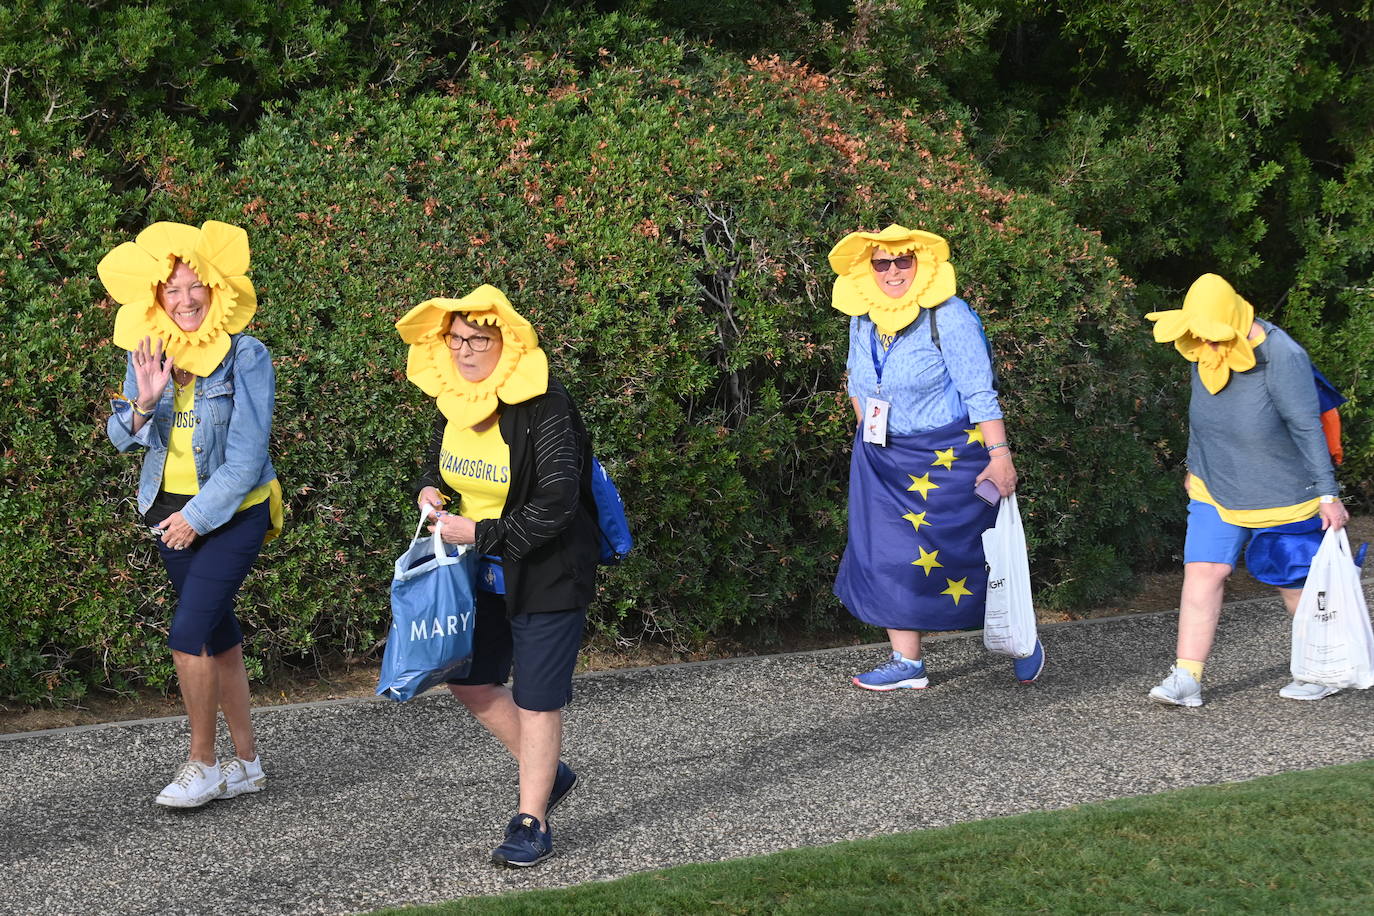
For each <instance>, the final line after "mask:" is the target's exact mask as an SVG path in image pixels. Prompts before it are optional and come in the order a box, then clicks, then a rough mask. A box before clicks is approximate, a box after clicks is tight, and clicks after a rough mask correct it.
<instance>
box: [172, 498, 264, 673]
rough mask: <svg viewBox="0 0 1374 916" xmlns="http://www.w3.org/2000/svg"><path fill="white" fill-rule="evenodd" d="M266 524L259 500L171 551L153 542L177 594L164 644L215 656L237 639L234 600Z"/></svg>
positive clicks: (259, 546)
mask: <svg viewBox="0 0 1374 916" xmlns="http://www.w3.org/2000/svg"><path fill="white" fill-rule="evenodd" d="M270 526H271V518H270V512H269V510H268V507H267V502H266V501H263V502H260V503H258V504H257V505H256V506H249V507H248V508H247V509H244V510H243V511H241V512H237V513H235V514H234V517H233V518H231V519H229V521H228V522H226V523H225V524H223V525H221V526H220V527H218V528H216V529H215V530H214V531H211V532H210V533H209V534H206V535H202V536H200V537H197V538H196V539H195V541H194V542H193V543H192V544H191V546H190V547H187V548H186V549H185V550H171V549H170V548H168V547H166V546H165V545H164V544H163V543H162V541H161V540H159V541H158V542H157V549H158V552H159V553H160V554H162V565H163V566H165V567H167V575H168V577H169V578H171V580H172V588H174V589H176V593H177V609H176V612H175V613H173V615H172V628H171V631H170V632H169V633H168V634H167V645H169V646H171V647H172V648H173V649H175V650H177V651H178V652H185V653H187V654H188V655H200V654H201V651H202V650H206V651H208V652H209V654H211V655H218V654H220V653H221V652H226V651H228V650H229V649H232V648H234V647H235V646H237V645H239V644H240V643H242V642H243V632H242V631H241V630H240V629H239V622H238V618H237V617H235V616H234V603H235V601H237V600H238V595H239V586H241V585H242V584H243V580H244V578H246V577H247V575H248V570H250V569H252V568H253V561H254V560H256V559H257V558H258V551H259V550H261V549H262V539H263V537H264V536H265V535H266V534H267V529H268V528H269V527H270Z"/></svg>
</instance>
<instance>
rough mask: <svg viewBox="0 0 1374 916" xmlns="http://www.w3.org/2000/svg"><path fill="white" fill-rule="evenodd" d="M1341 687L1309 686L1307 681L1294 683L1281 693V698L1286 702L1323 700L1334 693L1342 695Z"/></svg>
mask: <svg viewBox="0 0 1374 916" xmlns="http://www.w3.org/2000/svg"><path fill="white" fill-rule="evenodd" d="M1340 692H1341V688H1339V687H1327V686H1326V685H1325V684H1309V683H1308V682H1307V681H1294V682H1293V683H1291V684H1289V685H1288V686H1287V687H1284V688H1283V689H1282V690H1280V691H1279V696H1281V697H1283V698H1284V699H1285V700H1323V699H1326V698H1327V697H1329V696H1331V694H1333V693H1340Z"/></svg>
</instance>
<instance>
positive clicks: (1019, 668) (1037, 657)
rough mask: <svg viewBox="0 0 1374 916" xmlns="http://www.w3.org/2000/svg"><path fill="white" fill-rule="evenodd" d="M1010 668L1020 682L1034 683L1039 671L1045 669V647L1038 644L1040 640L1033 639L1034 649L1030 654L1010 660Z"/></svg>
mask: <svg viewBox="0 0 1374 916" xmlns="http://www.w3.org/2000/svg"><path fill="white" fill-rule="evenodd" d="M1011 670H1012V671H1013V672H1015V674H1016V679H1017V680H1018V681H1020V682H1021V683H1023V684H1034V683H1035V679H1036V678H1038V677H1039V676H1040V672H1041V671H1044V670H1045V647H1044V646H1042V645H1041V644H1040V640H1038V639H1037V640H1036V641H1035V650H1034V651H1033V652H1031V654H1030V655H1027V656H1026V657H1025V658H1014V659H1012V660H1011Z"/></svg>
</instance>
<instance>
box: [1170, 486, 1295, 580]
mask: <svg viewBox="0 0 1374 916" xmlns="http://www.w3.org/2000/svg"><path fill="white" fill-rule="evenodd" d="M1321 542H1322V520H1321V516H1320V515H1314V516H1313V517H1312V518H1309V519H1305V520H1303V521H1301V522H1290V523H1288V524H1286V525H1274V526H1273V527H1270V528H1245V527H1242V526H1241V525H1232V524H1231V523H1230V522H1227V521H1223V520H1222V517H1221V516H1220V515H1219V514H1218V513H1217V509H1216V506H1213V505H1211V504H1210V503H1204V502H1201V501H1199V500H1196V499H1194V500H1191V501H1189V503H1188V535H1187V538H1186V540H1185V541H1184V543H1183V562H1184V563H1224V564H1226V565H1227V566H1230V567H1231V568H1233V569H1234V568H1235V566H1236V564H1237V562H1238V561H1239V560H1240V552H1241V551H1242V550H1244V551H1245V568H1246V569H1248V570H1249V571H1250V575H1252V576H1254V577H1255V578H1256V579H1258V580H1259V581H1261V582H1263V583H1264V584H1265V585H1273V586H1277V587H1278V588H1302V585H1303V583H1304V582H1306V581H1307V570H1308V569H1309V567H1311V565H1312V557H1314V556H1315V555H1316V553H1317V548H1318V547H1320V546H1321Z"/></svg>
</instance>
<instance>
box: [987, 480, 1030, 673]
mask: <svg viewBox="0 0 1374 916" xmlns="http://www.w3.org/2000/svg"><path fill="white" fill-rule="evenodd" d="M983 555H984V556H985V557H986V558H987V562H988V597H987V605H986V607H987V611H986V616H985V617H984V620H983V645H984V646H986V647H987V649H988V651H989V652H996V653H997V654H998V655H1010V656H1011V657H1012V658H1025V657H1027V656H1028V655H1030V654H1031V653H1032V652H1034V651H1035V604H1034V602H1033V601H1032V600H1031V582H1030V560H1029V558H1028V557H1027V556H1026V532H1025V529H1024V528H1022V527H1021V511H1020V509H1018V508H1017V506H1016V494H1015V493H1013V494H1011V495H1010V496H1008V497H1006V498H1005V499H1003V500H1002V502H1001V504H1000V505H999V506H998V509H997V524H996V525H994V526H993V527H991V528H989V529H988V530H987V531H984V532H983Z"/></svg>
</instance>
